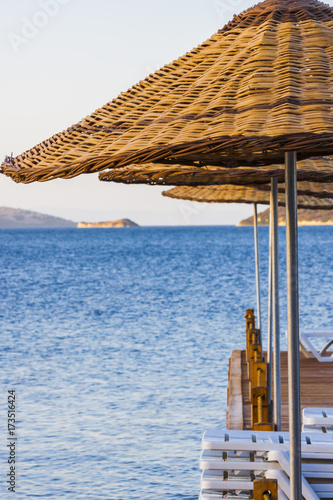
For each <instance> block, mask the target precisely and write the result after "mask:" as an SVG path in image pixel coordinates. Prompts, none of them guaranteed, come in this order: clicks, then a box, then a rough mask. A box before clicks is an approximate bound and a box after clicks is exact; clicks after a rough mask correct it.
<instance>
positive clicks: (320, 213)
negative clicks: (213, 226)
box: [238, 207, 333, 226]
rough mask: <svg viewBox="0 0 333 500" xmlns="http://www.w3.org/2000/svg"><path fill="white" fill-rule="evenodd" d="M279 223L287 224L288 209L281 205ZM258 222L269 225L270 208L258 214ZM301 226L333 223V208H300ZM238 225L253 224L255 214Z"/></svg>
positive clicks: (299, 223) (261, 224) (299, 219)
mask: <svg viewBox="0 0 333 500" xmlns="http://www.w3.org/2000/svg"><path fill="white" fill-rule="evenodd" d="M278 218H279V224H280V225H281V226H285V225H286V209H285V208H284V207H279V216H278ZM258 224H259V225H260V226H268V225H269V208H268V209H267V210H265V211H264V212H260V213H259V214H258ZM298 225H299V226H330V225H333V210H307V209H304V208H301V209H299V210H298ZM238 226H253V216H252V217H249V218H248V219H245V220H242V221H241V222H240V223H239V224H238Z"/></svg>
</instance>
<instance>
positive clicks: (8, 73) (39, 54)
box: [0, 0, 333, 225]
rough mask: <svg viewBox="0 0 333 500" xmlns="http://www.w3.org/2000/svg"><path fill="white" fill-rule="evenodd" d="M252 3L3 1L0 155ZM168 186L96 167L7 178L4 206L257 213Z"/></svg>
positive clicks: (50, 129) (96, 212) (139, 216)
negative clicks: (67, 176) (129, 181)
mask: <svg viewBox="0 0 333 500" xmlns="http://www.w3.org/2000/svg"><path fill="white" fill-rule="evenodd" d="M332 1H333V0H332ZM252 4H253V2H251V1H249V0H140V1H137V0H122V1H118V0H117V1H114V0H0V14H1V15H0V27H1V31H0V32H1V51H0V54H1V55H0V57H1V69H2V82H1V89H2V90H1V96H0V113H1V125H0V127H1V143H0V158H1V160H2V159H3V158H4V156H5V155H8V154H10V153H11V152H13V153H14V155H15V156H16V155H18V154H20V153H22V152H23V151H25V150H27V149H30V148H31V147H33V146H35V145H36V144H37V143H39V142H41V141H43V140H45V139H47V138H49V137H50V136H51V135H53V134H54V133H57V132H60V131H62V130H64V129H66V128H67V127H69V126H70V125H72V124H74V123H77V122H78V121H79V120H80V119H81V118H83V117H84V116H86V115H88V114H90V113H92V112H93V111H94V110H95V109H96V108H98V107H100V106H102V105H104V104H105V103H106V102H108V101H110V100H112V99H113V98H114V97H116V96H117V95H118V94H119V93H120V92H121V91H125V90H127V89H128V88H129V87H131V86H132V85H134V84H136V83H137V82H138V81H140V80H141V79H143V78H145V77H146V76H147V75H148V74H149V73H151V72H153V71H155V70H157V69H159V68H160V67H161V66H163V65H164V64H166V63H169V62H171V61H172V60H174V59H176V58H178V57H179V56H181V55H183V54H184V53H185V52H187V51H189V50H191V49H192V48H193V47H195V46H197V45H198V44H200V43H202V42H203V41H205V40H206V39H207V38H209V37H210V36H211V35H212V34H213V33H215V32H216V31H217V30H218V29H219V28H221V27H223V25H224V24H225V23H226V22H228V21H229V20H230V19H231V18H232V16H233V13H239V12H241V11H242V10H244V9H246V8H248V7H249V6H251V5H252ZM165 189H167V188H162V187H156V186H154V187H153V186H127V185H122V184H114V183H112V184H111V183H102V182H99V181H98V178H97V175H95V174H93V175H92V174H89V175H81V176H79V177H77V178H75V179H72V180H55V181H50V182H46V183H37V182H36V183H34V184H30V185H23V184H15V183H14V182H13V181H12V180H10V179H8V178H6V177H5V176H0V196H1V200H0V206H10V207H16V208H24V209H30V210H37V211H42V212H44V213H49V214H51V215H57V216H62V217H66V218H69V219H72V220H75V221H79V220H90V221H98V220H112V219H117V218H123V217H128V218H130V219H133V220H134V221H135V222H137V223H139V224H142V225H159V224H161V225H174V224H175V225H178V224H180V225H184V224H235V223H237V222H238V221H239V220H240V219H241V218H243V217H247V216H249V215H251V214H252V207H251V205H236V204H233V205H221V204H218V205H216V204H214V205H212V204H199V203H195V204H194V203H191V202H182V201H178V200H171V199H167V198H164V197H162V196H161V194H160V193H161V192H162V191H163V190H165ZM261 208H262V209H264V208H265V207H261Z"/></svg>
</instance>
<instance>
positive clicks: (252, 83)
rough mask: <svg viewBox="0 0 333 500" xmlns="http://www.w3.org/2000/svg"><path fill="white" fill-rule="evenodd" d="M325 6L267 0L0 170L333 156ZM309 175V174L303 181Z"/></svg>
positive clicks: (332, 57)
mask: <svg viewBox="0 0 333 500" xmlns="http://www.w3.org/2000/svg"><path fill="white" fill-rule="evenodd" d="M332 21H333V9H332V8H330V7H329V6H327V5H325V4H323V3H321V2H318V1H316V0H294V1H290V0H266V1H264V2H262V3H259V4H258V5H256V6H254V7H252V8H250V9H248V10H246V11H244V12H243V13H241V14H240V15H238V16H235V17H234V19H233V20H232V21H231V22H229V23H228V24H227V25H226V26H224V28H222V29H221V30H219V31H218V32H217V33H216V34H215V35H213V36H212V37H211V38H210V39H208V40H207V41H206V42H204V43H203V44H202V45H200V46H198V47H197V48H195V49H193V50H192V51H190V52H188V53H187V54H185V55H184V56H183V57H180V58H179V59H178V60H176V61H174V62H172V63H171V64H168V65H166V66H164V67H163V68H162V69H161V70H159V71H157V72H155V73H154V74H152V75H150V76H149V77H148V78H146V79H145V80H143V81H141V82H140V83H138V84H137V85H135V86H134V87H132V88H131V89H129V90H128V91H127V92H124V93H122V94H121V95H120V96H119V97H118V98H116V99H114V100H113V101H111V102H110V103H108V104H106V105H105V106H103V107H102V108H100V109H98V110H97V111H95V112H94V113H92V114H91V115H90V116H88V117H86V118H84V119H83V120H81V121H80V122H79V123H77V124H76V125H73V126H72V127H70V128H68V129H67V130H65V131H63V132H61V133H59V134H56V135H54V136H53V137H51V138H50V139H48V140H46V141H44V142H42V143H41V144H39V145H37V146H35V147H34V148H32V149H31V150H30V151H28V152H26V153H23V154H22V155H20V156H18V157H16V158H11V157H7V158H6V160H5V161H4V163H3V165H2V171H3V173H5V174H6V175H10V176H11V177H12V178H13V179H14V180H16V181H18V182H22V181H23V182H24V181H26V180H27V181H28V182H29V181H30V182H31V181H34V180H49V179H54V178H58V177H62V178H65V177H74V176H76V175H79V174H81V173H89V172H96V171H100V170H103V169H106V168H115V167H121V166H126V165H132V164H133V163H149V162H154V163H161V162H162V163H165V164H175V163H179V164H182V165H188V166H204V165H215V166H223V167H232V166H246V165H248V166H251V165H253V166H255V165H256V166H258V165H267V164H272V163H283V161H284V153H285V152H286V151H297V152H298V159H302V158H309V157H314V156H322V155H324V154H325V155H328V154H333V114H332V87H333V83H332V70H331V68H332V67H333V53H332V50H331V46H332V41H333V26H332ZM312 180H314V179H312Z"/></svg>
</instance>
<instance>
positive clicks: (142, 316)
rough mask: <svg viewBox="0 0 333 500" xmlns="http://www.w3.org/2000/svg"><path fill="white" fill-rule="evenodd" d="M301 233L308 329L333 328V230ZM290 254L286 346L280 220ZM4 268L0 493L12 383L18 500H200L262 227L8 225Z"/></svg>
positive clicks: (1, 249)
mask: <svg viewBox="0 0 333 500" xmlns="http://www.w3.org/2000/svg"><path fill="white" fill-rule="evenodd" d="M299 238H300V244H299V246H300V290H301V295H300V309H301V325H303V326H307V327H309V326H314V327H316V328H325V327H332V320H333V313H332V282H333V273H332V266H331V257H332V246H333V227H313V228H300V231H299ZM260 240H261V241H260V245H261V246H260V251H261V263H262V264H261V266H262V269H261V270H262V292H263V294H262V295H263V299H266V296H267V254H268V229H267V228H260ZM280 247H281V252H280V267H281V337H282V345H283V346H285V336H284V330H285V326H286V301H285V286H286V285H285V250H284V248H285V232H284V229H281V233H280ZM0 261H1V262H0V269H1V284H0V322H1V323H0V324H1V350H0V380H1V387H0V389H1V391H0V401H1V408H0V414H1V415H0V425H1V427H0V493H1V498H7V495H8V497H9V498H11V495H13V494H12V493H10V492H8V491H7V486H8V485H7V484H6V480H7V476H6V474H7V473H8V467H9V465H8V464H7V459H8V452H9V448H8V447H7V446H6V445H7V443H8V441H7V437H8V434H7V428H6V427H7V413H6V412H7V406H6V404H7V391H8V390H9V389H11V388H15V390H16V394H17V398H18V401H17V405H18V422H17V425H18V430H17V437H18V442H17V447H16V453H17V455H16V458H17V464H16V466H17V470H16V472H17V478H16V484H17V491H18V493H17V494H16V497H15V498H18V499H20V500H21V499H22V500H23V499H31V498H33V499H39V498H52V499H59V500H61V499H68V500H73V499H75V500H83V499H85V500H86V499H87V500H88V499H89V500H97V499H103V500H109V499H110V500H137V499H141V500H157V499H161V500H168V499H170V500H171V499H172V500H194V499H196V498H197V496H198V492H199V480H200V471H199V468H198V461H199V455H200V440H201V436H202V433H203V431H204V430H205V429H208V428H216V427H222V426H224V424H225V414H226V389H227V377H228V357H229V355H230V353H231V351H232V349H235V348H243V347H244V342H245V337H244V319H243V317H244V313H245V309H246V308H249V307H253V308H254V307H255V277H254V250H253V231H252V228H246V227H243V228H235V227H188V228H167V227H166V228H134V229H123V230H119V229H89V230H76V229H52V230H51V229H50V230H1V231H0ZM263 313H264V320H265V323H266V300H264V311H263Z"/></svg>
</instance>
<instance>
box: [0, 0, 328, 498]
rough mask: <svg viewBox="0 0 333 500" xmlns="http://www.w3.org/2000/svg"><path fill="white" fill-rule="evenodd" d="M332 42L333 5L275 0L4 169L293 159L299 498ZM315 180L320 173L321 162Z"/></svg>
mask: <svg viewBox="0 0 333 500" xmlns="http://www.w3.org/2000/svg"><path fill="white" fill-rule="evenodd" d="M332 44H333V9H332V8H331V7H329V6H327V5H325V4H323V3H321V2H318V1H316V0H292V1H290V0H266V1H264V2H262V3H260V4H258V5H256V6H254V7H252V8H250V9H248V10H246V11H245V12H243V13H242V14H240V15H238V16H235V17H234V19H233V20H232V21H231V22H230V23H228V24H227V25H226V26H225V27H224V28H223V29H221V30H220V31H218V32H217V33H216V34H215V35H213V36H212V37H211V38H210V39H209V40H207V41H206V42H205V43H203V44H202V45H200V46H199V47H197V48H196V49H194V50H192V51H191V52H189V53H188V54H185V55H184V56H183V57H181V58H179V59H178V60H177V61H174V62H173V63H171V64H169V65H167V66H165V67H164V68H162V69H161V70H160V71H157V72H156V73H154V74H153V75H151V76H149V77H148V78H147V79H146V80H144V81H143V82H140V83H139V84H138V85H136V86H134V87H132V89H130V90H129V91H127V92H125V93H123V94H121V95H120V96H119V97H118V98H117V99H115V100H114V101H112V102H111V103H108V104H106V105H105V106H103V107H102V108H101V109H99V110H97V111H96V112H95V113H93V114H92V115H90V116H88V117H87V118H85V119H83V120H81V121H80V122H79V123H78V124H77V125H74V126H72V127H70V128H69V129H67V130H66V131H64V132H62V133H60V134H57V135H55V136H53V137H52V138H51V139H49V140H47V141H44V142H43V143H41V144H40V145H38V146H36V147H34V148H32V149H31V150H30V151H28V152H26V153H24V154H22V155H20V156H19V157H17V158H12V157H7V158H6V159H5V161H4V163H3V164H2V172H3V173H4V174H6V175H9V176H11V177H12V178H14V180H16V181H18V182H23V181H27V182H29V181H30V182H31V181H35V180H39V181H42V180H50V179H54V178H57V177H63V178H65V177H75V176H76V175H79V174H81V173H89V172H97V171H101V170H104V169H106V168H119V167H125V166H127V165H132V164H134V163H138V164H142V163H144V164H145V163H163V164H165V165H170V164H171V165H174V164H179V165H181V166H182V165H186V166H193V167H201V168H205V166H207V165H209V166H216V167H223V168H233V167H238V166H254V167H255V166H256V167H260V166H263V165H271V164H280V163H283V161H285V164H286V175H285V181H286V213H287V229H286V234H287V281H288V287H287V295H288V332H289V338H288V342H289V349H288V356H289V358H288V359H289V365H288V366H289V370H290V372H289V374H290V377H289V395H290V401H289V415H290V418H289V421H290V454H291V460H290V463H291V474H290V477H291V498H292V500H295V499H300V498H301V435H300V421H301V415H300V387H299V352H298V349H299V347H298V340H299V334H298V317H299V311H298V247H297V200H296V197H297V190H296V182H297V177H296V171H297V165H296V159H297V157H298V159H299V160H301V159H306V158H311V157H316V156H323V155H332V154H333V106H332V90H333V74H332V68H333V51H332ZM308 180H312V181H315V180H320V179H318V177H316V173H315V172H314V174H313V176H312V177H311V178H308ZM214 184H217V182H215V183H214ZM276 201H277V200H276Z"/></svg>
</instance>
